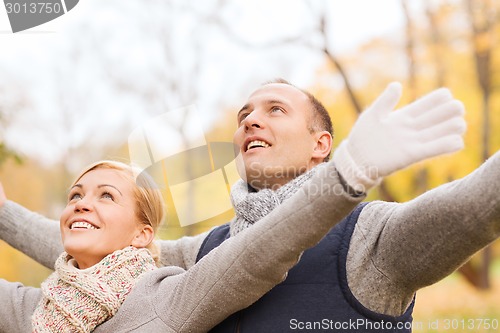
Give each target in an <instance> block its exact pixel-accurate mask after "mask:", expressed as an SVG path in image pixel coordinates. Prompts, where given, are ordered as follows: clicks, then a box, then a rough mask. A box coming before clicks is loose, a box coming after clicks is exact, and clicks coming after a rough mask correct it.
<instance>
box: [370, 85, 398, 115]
mask: <svg viewBox="0 0 500 333" xmlns="http://www.w3.org/2000/svg"><path fill="white" fill-rule="evenodd" d="M402 94H403V86H402V85H401V83H399V82H391V83H389V84H388V85H387V88H385V90H384V91H383V92H382V93H381V94H380V95H379V96H378V97H377V99H376V100H375V102H373V104H372V105H371V106H370V107H369V108H368V109H366V111H364V112H363V113H362V114H361V116H363V115H365V117H366V116H374V117H379V118H380V117H384V116H385V115H387V114H389V113H390V112H392V110H394V108H395V107H396V105H397V104H398V102H399V100H400V98H401V95H402Z"/></svg>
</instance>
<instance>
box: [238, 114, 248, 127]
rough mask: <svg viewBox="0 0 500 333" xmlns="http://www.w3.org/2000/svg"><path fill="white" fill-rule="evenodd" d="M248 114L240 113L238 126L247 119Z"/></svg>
mask: <svg viewBox="0 0 500 333" xmlns="http://www.w3.org/2000/svg"><path fill="white" fill-rule="evenodd" d="M248 115H249V113H242V114H240V116H239V117H238V124H241V122H242V121H243V120H245V118H246V117H248Z"/></svg>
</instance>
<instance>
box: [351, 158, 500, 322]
mask: <svg viewBox="0 0 500 333" xmlns="http://www.w3.org/2000/svg"><path fill="white" fill-rule="evenodd" d="M499 188H500V152H497V153H496V154H495V155H494V156H492V157H491V158H490V159H489V160H488V161H486V162H485V163H484V164H483V165H482V166H480V167H479V168H478V169H476V170H475V171H474V172H472V173H471V174H469V175H468V176H466V177H464V178H462V179H459V180H456V181H453V182H451V183H448V184H445V185H442V186H440V187H437V188H435V189H433V190H431V191H428V192H426V193H424V194H423V195H421V196H419V197H417V198H415V199H414V200H411V201H409V202H406V203H402V204H398V203H387V202H373V203H370V204H369V205H367V206H366V207H365V209H363V211H362V212H361V214H360V217H359V221H358V224H357V226H356V229H355V232H354V234H353V238H352V239H351V245H350V248H349V254H348V281H349V286H350V287H351V289H352V290H353V293H354V295H355V296H356V297H357V298H358V299H359V300H360V302H361V303H363V304H364V305H365V306H366V307H368V308H369V309H370V310H372V311H376V312H383V313H386V314H392V315H399V314H401V313H403V312H404V311H405V309H406V308H407V306H408V305H409V303H410V302H411V300H412V298H413V296H414V293H415V292H416V291H417V290H418V289H420V288H422V287H425V286H428V285H431V284H433V283H435V282H438V281H439V280H441V279H443V278H444V277H446V276H447V275H449V274H450V273H452V272H453V271H455V270H456V269H457V268H458V267H460V266H461V265H462V264H464V263H465V262H466V261H467V260H468V259H469V258H470V257H471V256H472V255H473V254H474V253H476V252H477V251H479V250H480V249H482V248H484V247H485V246H487V245H488V244H490V243H491V242H493V241H494V240H496V239H497V238H498V237H500V195H499V194H498V189H499Z"/></svg>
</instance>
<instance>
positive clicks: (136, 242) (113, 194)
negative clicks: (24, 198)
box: [60, 161, 163, 269]
mask: <svg viewBox="0 0 500 333" xmlns="http://www.w3.org/2000/svg"><path fill="white" fill-rule="evenodd" d="M131 171H132V170H130V167H127V166H124V165H122V164H121V163H116V162H112V161H105V162H99V163H96V164H95V165H92V166H90V167H89V168H87V169H86V170H85V171H84V172H82V173H81V175H80V176H79V177H77V180H76V181H75V182H74V183H73V186H72V187H71V189H70V192H69V195H68V204H67V206H66V208H65V209H64V211H63V212H62V214H61V219H60V228H61V237H62V241H63V245H64V250H65V251H66V252H67V253H68V254H69V255H71V257H73V258H74V259H75V261H76V262H77V263H78V267H79V268H80V269H84V268H87V267H90V266H93V265H95V264H96V263H98V262H99V261H101V260H102V259H103V258H104V257H105V256H106V255H108V254H110V253H112V252H114V251H116V250H120V249H123V248H125V247H127V246H134V247H136V248H144V247H148V246H150V248H152V247H153V245H152V244H153V243H152V241H153V238H154V233H155V232H156V230H157V229H158V226H159V224H160V223H161V220H162V218H163V205H162V199H161V194H160V193H159V190H157V189H155V188H156V185H155V184H154V182H153V180H152V179H151V178H150V177H149V176H148V175H147V174H145V173H142V174H140V175H139V177H138V179H137V180H138V181H140V182H141V183H142V184H141V185H140V186H138V185H136V183H135V182H134V175H133V174H132V172H131ZM148 203H150V204H149V205H148ZM141 207H144V208H143V209H142V210H141ZM146 210H147V211H146ZM141 212H144V213H141ZM145 217H148V218H145ZM152 252H153V253H156V252H155V251H152Z"/></svg>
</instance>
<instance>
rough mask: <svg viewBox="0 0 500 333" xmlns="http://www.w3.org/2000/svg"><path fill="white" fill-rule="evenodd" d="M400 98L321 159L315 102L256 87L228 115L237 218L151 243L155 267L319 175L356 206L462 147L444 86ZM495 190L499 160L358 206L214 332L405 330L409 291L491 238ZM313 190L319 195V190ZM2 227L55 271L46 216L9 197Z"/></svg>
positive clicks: (457, 110)
mask: <svg viewBox="0 0 500 333" xmlns="http://www.w3.org/2000/svg"><path fill="white" fill-rule="evenodd" d="M400 96H401V86H400V85H398V84H391V85H389V86H388V88H387V89H386V90H385V91H384V92H383V93H382V94H381V96H380V97H379V98H378V99H377V100H376V101H375V102H374V103H373V104H372V105H371V106H370V107H369V108H368V109H367V110H366V111H364V112H363V113H362V115H361V116H360V117H359V119H358V120H357V122H356V124H355V125H354V127H353V128H352V130H351V133H350V135H349V137H348V138H347V139H346V140H344V141H343V142H342V143H341V144H340V146H339V147H338V148H337V149H336V151H335V152H334V154H333V158H332V161H328V159H329V156H330V150H331V148H332V136H333V130H332V126H331V120H330V118H329V116H328V113H327V112H326V110H325V109H324V107H323V106H322V105H321V103H319V101H317V100H316V99H315V98H314V97H313V96H312V95H311V94H309V93H308V92H306V91H303V90H301V89H299V88H297V87H295V86H293V85H291V84H289V83H288V82H286V81H284V80H277V81H274V82H271V83H268V84H265V85H263V86H261V87H260V88H258V89H257V90H256V91H255V92H254V93H252V94H251V95H250V97H249V98H248V100H247V101H246V103H245V104H244V106H243V107H242V108H241V109H240V110H239V112H238V116H237V117H238V118H237V119H238V129H237V131H236V133H235V135H234V143H235V144H236V145H238V146H239V147H240V154H239V156H238V168H239V172H240V175H241V177H242V179H243V180H240V181H238V182H237V183H235V184H234V186H233V188H232V191H231V197H232V201H233V205H234V210H235V215H236V216H235V217H234V219H233V220H232V221H230V222H229V223H228V224H225V225H222V226H219V227H217V228H215V229H213V230H212V231H210V232H209V233H205V234H202V235H199V236H195V237H184V238H182V239H180V240H177V241H160V242H159V243H158V244H159V245H160V247H161V260H162V263H163V264H171V265H178V266H181V267H186V268H188V267H190V266H192V265H193V264H194V262H195V261H198V260H200V259H201V258H203V256H204V255H206V254H207V253H208V252H210V251H211V250H212V249H214V248H216V247H217V246H219V245H220V244H221V243H223V242H224V241H225V240H226V239H228V238H230V237H232V236H234V235H236V234H238V233H239V232H241V231H242V230H245V229H247V228H252V226H253V225H254V224H256V223H258V221H259V220H261V219H262V218H263V217H265V216H267V215H268V214H269V213H270V212H272V211H273V210H274V209H275V208H276V207H278V206H279V205H280V204H281V203H283V202H284V201H286V200H288V199H289V198H290V197H291V196H292V195H293V194H294V193H297V192H300V191H302V188H303V186H304V184H306V183H307V182H308V181H309V180H310V179H311V178H312V177H313V176H314V175H315V174H322V173H325V172H330V174H326V175H324V177H325V179H327V178H328V177H338V178H339V179H340V183H341V184H342V186H340V187H339V188H338V190H339V191H340V192H342V191H344V192H345V193H347V194H348V195H350V196H351V197H354V198H359V199H362V198H363V197H364V195H365V193H366V191H368V189H370V188H371V187H373V186H376V185H377V183H378V182H379V181H380V180H381V179H382V177H385V176H387V175H389V174H391V173H392V172H395V171H397V170H399V169H402V168H405V167H407V166H409V165H412V164H413V163H416V162H419V161H422V160H425V159H427V158H430V157H433V156H438V155H441V154H445V153H451V152H454V151H457V150H459V149H461V148H462V146H463V140H462V135H463V133H464V131H465V122H464V120H463V114H464V109H463V105H462V104H461V103H460V102H459V101H457V100H455V99H454V98H453V96H452V95H451V93H450V91H449V90H447V89H438V90H436V91H433V92H431V93H430V94H428V95H426V96H424V97H423V98H421V99H419V100H417V101H415V102H413V103H411V104H409V105H408V106H405V107H403V108H401V109H398V110H395V111H394V108H395V106H396V104H397V103H398V101H399V98H400ZM326 161H328V162H327V163H325V162H326ZM499 186H500V153H497V154H495V155H494V156H493V157H492V158H491V159H490V160H489V161H487V162H486V163H485V164H484V165H482V166H481V167H480V168H478V170H476V171H475V172H473V173H472V174H470V175H469V176H467V177H465V178H463V179H461V180H457V181H455V182H452V183H449V184H446V185H443V186H440V187H438V188H436V189H433V190H431V191H429V192H427V193H425V194H423V195H421V196H419V197H417V198H416V199H414V200H412V201H409V202H406V203H388V202H381V201H375V202H369V203H363V204H360V205H359V206H358V207H357V208H355V209H354V211H353V212H352V213H351V214H350V215H349V216H347V217H346V218H345V219H344V220H343V221H342V222H341V223H339V224H338V225H336V226H335V227H334V228H332V229H331V230H330V232H329V233H328V234H327V235H326V236H325V237H324V238H323V239H322V240H321V241H320V242H319V243H318V244H317V245H316V246H315V247H313V248H311V249H309V250H307V251H305V252H304V253H303V255H302V257H301V259H300V261H299V263H298V264H297V265H296V266H295V267H294V268H293V269H291V270H290V271H289V274H288V276H287V278H286V280H285V281H283V283H281V284H279V285H278V286H276V287H275V288H273V289H272V290H271V291H270V292H269V293H267V294H266V295H264V296H263V297H262V298H261V299H260V300H258V301H257V302H256V303H254V304H253V305H251V306H250V307H248V308H246V309H244V310H242V311H240V312H238V313H236V314H234V315H232V316H231V317H229V318H227V319H226V320H225V321H224V322H222V323H221V324H220V325H218V326H217V327H215V328H214V329H213V332H241V333H245V332H248V333H255V332H264V333H267V332H288V331H296V330H301V331H302V330H315V329H331V330H337V331H340V330H341V331H342V332H410V331H411V321H412V317H411V314H412V309H413V304H414V297H415V294H416V292H417V291H418V290H419V289H420V288H422V287H425V286H428V285H430V284H433V283H435V282H437V281H439V280H440V279H442V278H444V277H445V276H447V275H448V274H450V273H451V272H453V271H454V270H455V269H456V268H458V267H459V266H460V265H461V264H463V263H464V262H465V261H466V260H467V259H468V258H469V257H470V256H471V255H472V254H474V253H475V252H476V251H478V250H480V249H481V248H483V247H484V246H486V245H488V244H489V243H491V242H492V241H494V240H495V239H497V238H498V237H499V236H500V197H499V196H498V193H497V191H496V189H497V188H498V187H499ZM317 190H318V191H320V193H323V192H321V191H326V190H327V189H326V188H323V187H322V186H321V184H319V186H318V189H317ZM326 197H327V193H326V192H325V198H326ZM207 200H208V198H207ZM1 201H2V200H0V203H1ZM325 205H328V202H325ZM293 213H294V212H293V211H290V212H289V214H293ZM320 213H321V212H318V214H320ZM303 223H306V224H307V223H310V221H303ZM0 226H1V227H0V237H1V238H2V239H4V240H6V241H7V242H9V244H11V245H12V246H14V247H16V248H19V249H21V250H22V251H23V252H25V253H27V254H28V255H30V256H32V257H34V258H35V259H36V260H38V261H40V262H42V263H44V264H45V265H47V266H48V267H51V266H52V264H53V261H52V260H53V258H55V257H57V255H58V249H59V247H58V246H57V245H56V244H57V238H56V237H57V230H55V229H54V227H53V223H52V222H51V221H50V220H48V219H45V218H43V217H41V216H39V215H36V214H33V213H31V212H29V211H26V210H25V209H24V208H22V207H20V206H19V205H16V204H14V203H12V202H8V203H7V204H6V205H5V207H4V208H3V209H2V210H0ZM35 226H36V227H35ZM19 229H23V232H22V237H21V235H19V234H20V233H18V230H19ZM33 230H36V232H34V231H33ZM26 237H28V238H29V239H30V242H29V244H28V245H27V244H26V242H25V240H26ZM49 239H53V240H52V241H47V240H49ZM269 251H273V247H272V246H269ZM248 269H249V270H251V267H249V268H248ZM325 325H326V326H325Z"/></svg>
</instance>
